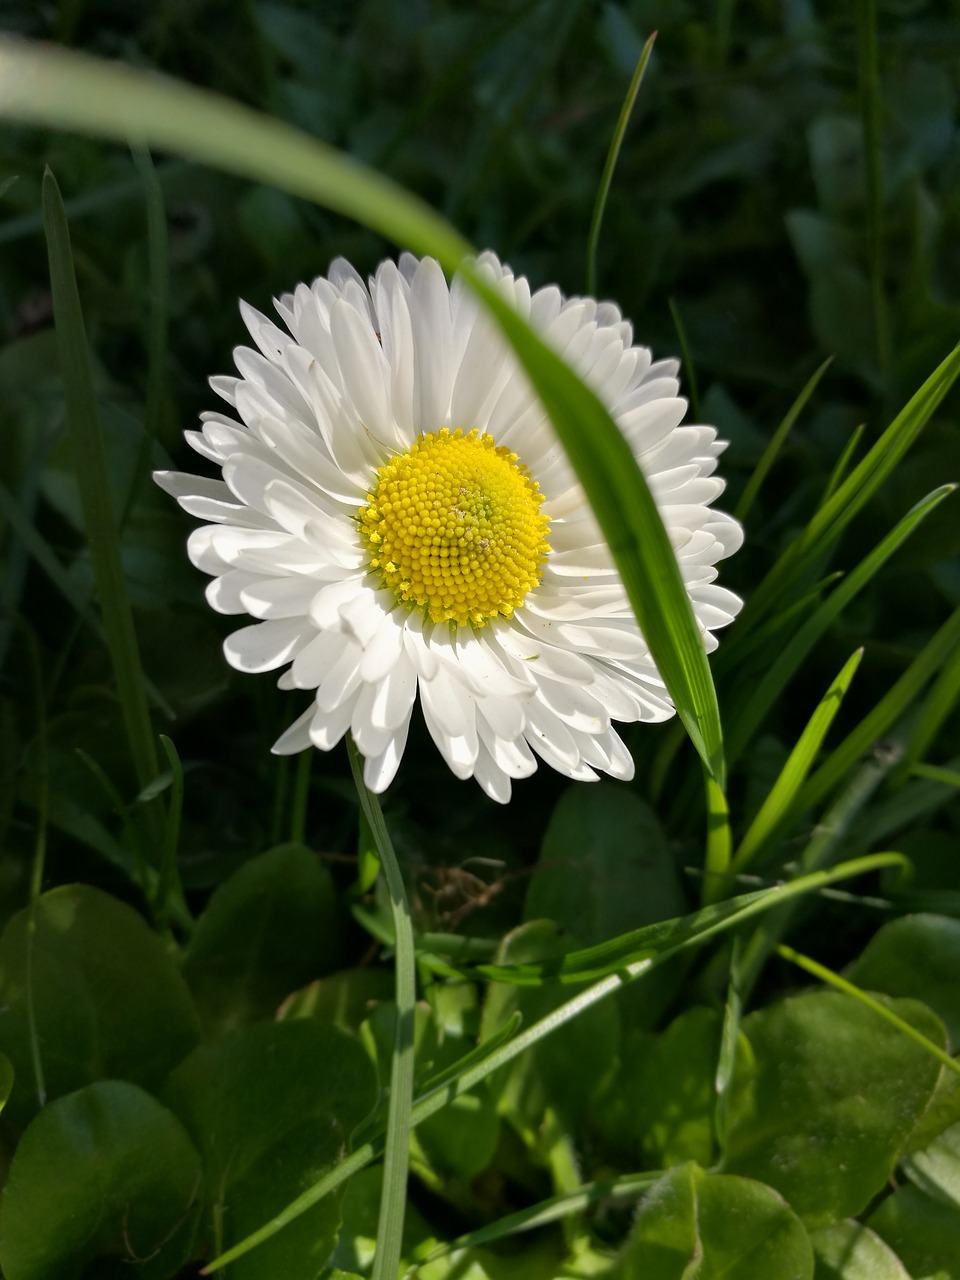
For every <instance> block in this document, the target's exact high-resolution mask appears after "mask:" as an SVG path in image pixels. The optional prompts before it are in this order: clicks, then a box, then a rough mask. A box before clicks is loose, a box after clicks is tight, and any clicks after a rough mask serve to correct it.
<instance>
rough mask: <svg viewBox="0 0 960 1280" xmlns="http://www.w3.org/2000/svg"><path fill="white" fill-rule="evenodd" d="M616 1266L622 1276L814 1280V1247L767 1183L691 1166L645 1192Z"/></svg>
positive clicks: (632, 1279)
mask: <svg viewBox="0 0 960 1280" xmlns="http://www.w3.org/2000/svg"><path fill="white" fill-rule="evenodd" d="M621 1266H622V1270H621V1271H620V1272H619V1274H620V1275H621V1276H622V1278H623V1280H721V1277H722V1280H758V1278H759V1277H761V1276H763V1277H766V1276H770V1277H773V1276H776V1277H777V1278H778V1280H787V1278H788V1277H789V1280H813V1249H812V1247H811V1245H810V1238H809V1236H808V1235H807V1233H806V1231H805V1230H804V1229H803V1225H802V1224H801V1223H800V1221H799V1219H798V1218H797V1217H796V1216H795V1215H794V1214H793V1213H792V1212H791V1211H790V1209H789V1208H788V1207H787V1205H786V1204H785V1203H784V1201H783V1199H782V1198H781V1197H780V1196H779V1195H777V1193H776V1192H775V1191H773V1190H772V1189H771V1188H770V1187H767V1186H764V1185H763V1184H762V1183H759V1182H753V1181H751V1179H749V1178H737V1177H731V1176H730V1175H728V1174H709V1173H704V1171H703V1170H702V1169H701V1168H699V1167H698V1166H697V1165H695V1164H692V1163H691V1164H685V1165H680V1166H678V1167H677V1168H675V1169H671V1170H670V1172H669V1173H667V1174H665V1175H664V1177H663V1178H661V1179H660V1181H659V1182H658V1183H656V1185H655V1186H654V1187H652V1188H651V1189H650V1191H649V1192H648V1193H647V1194H646V1195H645V1196H644V1198H643V1200H642V1201H641V1202H640V1207H639V1209H638V1211H637V1217H636V1222H635V1224H634V1228H633V1233H632V1235H631V1237H630V1240H629V1241H628V1243H627V1245H626V1247H625V1249H624V1252H623V1255H622V1259H621Z"/></svg>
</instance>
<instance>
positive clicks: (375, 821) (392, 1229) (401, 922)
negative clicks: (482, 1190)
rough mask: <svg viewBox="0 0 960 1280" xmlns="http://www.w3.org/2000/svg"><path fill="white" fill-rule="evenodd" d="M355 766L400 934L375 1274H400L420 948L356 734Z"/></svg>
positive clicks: (389, 1278)
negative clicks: (366, 780) (394, 1028)
mask: <svg viewBox="0 0 960 1280" xmlns="http://www.w3.org/2000/svg"><path fill="white" fill-rule="evenodd" d="M347 747H348V750H349V753H350V768H351V769H352V771H353V780H354V783H355V784H356V788H357V795H358V796H359V797H360V806H361V808H362V809H363V813H364V816H365V817H366V819H367V822H368V823H369V824H370V830H371V832H372V833H373V838H374V840H375V842H376V846H377V853H378V854H379V857H380V866H381V868H382V870H383V878H384V880H385V881H386V885H387V892H388V893H389V895H390V910H391V912H392V914H393V928H394V937H395V947H396V951H395V959H394V974H395V980H396V999H397V1025H396V1033H395V1038H394V1044H393V1062H392V1065H391V1069H390V1103H389V1107H388V1110H387V1135H386V1145H385V1148H384V1157H383V1193H382V1196H381V1200H380V1220H379V1222H378V1224H377V1251H376V1254H375V1255H374V1260H373V1280H396V1275H397V1269H398V1267H399V1265H400V1246H401V1240H402V1236H403V1216H404V1210H405V1208H406V1200H407V1175H408V1170H409V1164H410V1130H411V1128H412V1127H413V1125H412V1115H411V1113H412V1110H413V1067H414V1056H413V1029H414V1008H415V1003H416V951H415V948H414V941H413V922H412V921H411V919H410V906H409V904H408V902H407V893H406V890H405V888H404V885H403V876H402V875H401V873H400V864H399V862H398V861H397V855H396V853H395V852H394V848H393V843H392V841H391V839H390V835H389V833H388V831H387V824H386V823H385V822H384V820H383V810H382V809H381V808H380V802H379V800H378V799H377V797H376V796H375V795H373V794H372V792H370V791H369V790H368V788H367V785H366V783H365V782H364V780H363V762H362V760H361V758H360V753H359V752H358V751H357V748H356V746H355V745H354V743H353V740H352V739H350V740H348V743H347Z"/></svg>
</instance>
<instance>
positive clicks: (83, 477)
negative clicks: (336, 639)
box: [43, 169, 159, 844]
mask: <svg viewBox="0 0 960 1280" xmlns="http://www.w3.org/2000/svg"><path fill="white" fill-rule="evenodd" d="M43 212H44V226H45V228H46V234H47V251H48V255H49V260H50V287H51V292H52V295H53V312H54V320H55V323H56V329H57V348H58V351H59V355H60V372H61V376H62V379H63V394H64V400H65V402H66V410H67V423H68V430H69V433H70V440H71V447H72V451H73V460H74V468H75V472H76V476H77V483H78V486H79V489H80V500H81V504H82V507H83V518H84V524H85V526H86V532H87V540H88V543H89V547H90V560H91V562H92V564H93V572H94V577H95V579H96V583H97V592H98V595H99V598H100V609H101V612H102V615H103V625H104V631H105V632H106V638H107V647H108V649H109V651H110V660H111V663H112V666H113V676H114V680H115V681H116V685H117V696H118V698H119V701H120V710H121V714H122V716H123V723H124V728H125V731H126V735H127V742H128V745H129V747H130V756H131V759H132V762H133V767H134V772H135V774H136V777H137V781H138V782H139V784H140V786H141V787H145V786H147V785H148V783H150V782H151V781H152V780H153V779H154V778H155V777H156V774H157V754H156V749H155V747H154V740H153V728H152V726H151V724H150V712H149V709H148V707H147V699H146V695H145V692H144V687H143V680H142V678H141V666H140V653H139V648H138V646H137V636H136V632H135V630H134V626H133V614H132V612H131V609H130V601H129V599H128V597H127V591H126V581H125V578H124V573H123V565H122V563H121V559H120V543H119V540H118V537H117V525H116V520H115V518H114V513H113V502H112V499H111V496H110V488H109V485H108V482H107V468H106V459H105V457H104V452H103V437H102V435H101V432H100V423H99V417H98V413H97V402H96V396H95V394H94V390H93V381H92V378H91V374H90V361H89V356H88V352H87V340H86V333H85V330H84V324H83V314H82V312H81V309H80V295H79V293H78V292H77V280H76V275H75V274H74V269H73V253H72V251H71V248H70V232H69V229H68V227H67V220H66V216H65V214H64V211H63V201H62V199H61V198H60V191H59V188H58V187H57V183H56V179H55V178H54V176H53V174H52V173H51V172H50V170H49V169H48V170H47V171H46V173H45V174H44V176H43ZM146 812H147V814H148V824H149V826H150V828H151V829H152V830H153V831H154V832H155V833H159V821H158V820H159V813H158V811H157V809H156V807H155V806H149V807H148V808H147V810H146ZM157 843H158V844H159V840H158V841H157Z"/></svg>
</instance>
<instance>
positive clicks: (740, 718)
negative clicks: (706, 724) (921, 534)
mask: <svg viewBox="0 0 960 1280" xmlns="http://www.w3.org/2000/svg"><path fill="white" fill-rule="evenodd" d="M955 487H956V486H954V485H942V486H941V487H940V488H939V489H935V490H934V491H933V493H930V494H928V495H927V497H926V498H923V499H922V500H921V501H920V502H918V503H917V504H916V506H914V507H912V508H911V509H910V511H908V512H907V514H906V515H905V516H904V517H903V519H902V520H901V521H900V522H899V523H898V524H897V525H895V526H894V528H893V529H892V530H891V531H890V533H888V534H887V536H886V537H885V538H884V539H883V540H882V541H881V542H880V543H878V544H877V546H876V547H874V549H873V550H872V551H871V552H870V554H869V555H867V556H865V557H864V559H863V560H861V561H860V563H859V564H858V565H857V567H856V568H855V569H854V570H853V571H852V572H851V573H850V574H849V575H848V576H847V577H846V578H845V579H844V580H843V581H842V582H841V583H840V584H839V586H838V587H837V588H836V589H835V590H834V591H833V592H832V593H831V594H830V595H829V596H827V598H826V600H824V602H823V604H821V605H820V607H819V608H818V609H817V610H816V611H815V612H814V613H813V615H812V616H811V617H810V618H808V619H807V621H806V622H805V623H803V625H802V626H801V627H800V628H799V629H798V630H797V631H796V632H794V634H793V636H792V637H791V638H790V640H789V641H788V642H787V644H786V646H785V647H784V648H783V649H782V650H781V651H780V652H779V653H778V655H777V658H776V660H775V662H774V663H773V665H772V666H771V667H770V668H769V669H768V670H767V672H766V673H765V674H764V676H763V677H762V679H761V680H760V681H759V683H758V684H757V685H756V686H755V687H754V689H753V692H752V693H751V694H750V696H749V697H747V698H746V700H745V701H744V702H742V703H741V704H740V705H739V706H738V708H737V711H736V712H735V713H734V716H733V723H732V726H731V728H730V731H729V734H728V746H727V754H728V759H729V760H731V761H732V760H735V759H738V758H739V756H740V754H741V752H742V751H743V750H744V748H745V747H746V745H747V743H748V742H749V741H750V739H751V738H752V736H753V734H754V732H755V730H756V729H757V727H758V726H759V724H760V722H761V721H762V719H763V717H764V716H765V715H766V713H767V712H768V711H769V710H770V708H771V707H772V706H773V704H774V702H775V701H776V699H777V697H778V696H779V695H780V693H781V692H782V690H783V689H784V688H785V686H786V685H787V683H788V681H789V680H790V679H791V677H792V676H793V674H794V672H795V671H796V670H797V668H798V667H799V666H800V664H801V663H802V662H803V660H804V658H806V656H807V654H808V653H809V652H810V650H811V649H812V648H813V646H814V644H816V642H817V641H818V640H819V639H820V637H821V636H822V635H823V633H824V632H825V631H826V629H827V628H828V627H829V626H830V624H831V623H832V622H833V621H834V619H835V618H836V617H838V616H839V614H840V613H841V612H842V611H843V610H844V609H845V608H846V607H847V605H848V604H849V603H850V601H851V600H852V599H853V598H854V597H855V596H856V595H857V594H858V593H859V592H860V591H862V590H863V588H864V587H865V586H866V585H867V583H868V582H869V581H870V580H871V578H873V577H874V575H875V574H876V573H877V572H878V571H879V570H880V569H881V568H882V567H883V565H884V564H886V562H887V560H889V559H890V557H891V556H892V555H893V553H894V552H895V551H896V550H897V549H898V547H900V546H901V545H902V544H903V542H905V541H906V539H907V538H908V537H909V536H910V534H911V533H913V531H914V530H915V529H916V528H917V526H918V525H919V524H920V523H921V521H923V520H924V519H925V518H926V517H927V516H928V515H929V514H930V513H931V512H932V511H933V510H935V509H936V507H938V506H939V505H940V503H941V502H942V501H943V500H944V498H946V497H947V496H948V495H949V494H951V493H952V492H953V490H954V488H955Z"/></svg>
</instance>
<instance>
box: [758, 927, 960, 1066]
mask: <svg viewBox="0 0 960 1280" xmlns="http://www.w3.org/2000/svg"><path fill="white" fill-rule="evenodd" d="M777 955H780V956H783V958H784V960H789V961H790V963H791V964H795V965H796V966H797V967H798V968H800V969H803V970H804V972H806V973H809V974H811V975H812V976H813V977H814V978H819V979H820V981H821V982H824V983H826V984H827V986H829V987H833V988H834V990H835V991H842V992H843V993H844V995H848V996H853V998H854V999H855V1000H858V1001H859V1002H860V1004H862V1005H863V1006H864V1007H865V1008H867V1009H870V1010H871V1011H872V1012H873V1013H875V1014H876V1015H877V1016H878V1017H880V1018H883V1020H884V1022H889V1023H890V1025H891V1026H892V1027H896V1029H897V1030H898V1031H899V1032H901V1033H902V1034H903V1035H905V1036H907V1038H908V1039H910V1040H912V1041H913V1042H914V1043H915V1044H918V1045H919V1046H920V1047H921V1049H923V1050H924V1052H925V1053H928V1054H929V1055H930V1057H931V1058H936V1060H937V1062H939V1063H940V1065H941V1066H944V1067H947V1068H949V1070H950V1071H952V1072H953V1074H954V1075H957V1076H960V1062H957V1060H956V1059H955V1058H951V1057H950V1055H949V1053H946V1052H945V1051H944V1050H943V1049H941V1048H940V1046H939V1045H937V1044H934V1043H933V1041H932V1040H928V1039H927V1037H926V1036H925V1035H924V1034H923V1032H921V1031H918V1030H917V1028H916V1027H913V1026H911V1025H910V1023H909V1022H907V1021H906V1020H905V1019H904V1018H901V1017H899V1016H898V1015H897V1014H895V1013H894V1012H893V1010H892V1009H890V1008H888V1007H887V1006H886V1005H885V1004H882V1003H881V1002H880V1001H879V1000H877V999H876V998H875V997H874V996H871V995H869V994H868V993H867V992H866V991H863V990H862V989H861V988H860V987H858V986H856V985H855V984H854V983H852V982H849V981H848V980H847V979H846V978H843V977H841V976H840V974H839V973H834V971H833V970H832V969H828V968H827V966H826V965H823V964H819V963H818V962H817V961H816V960H811V958H810V957H809V956H805V955H801V953H800V952H799V951H794V949H793V947H787V946H784V945H783V944H781V945H780V946H779V947H777Z"/></svg>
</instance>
